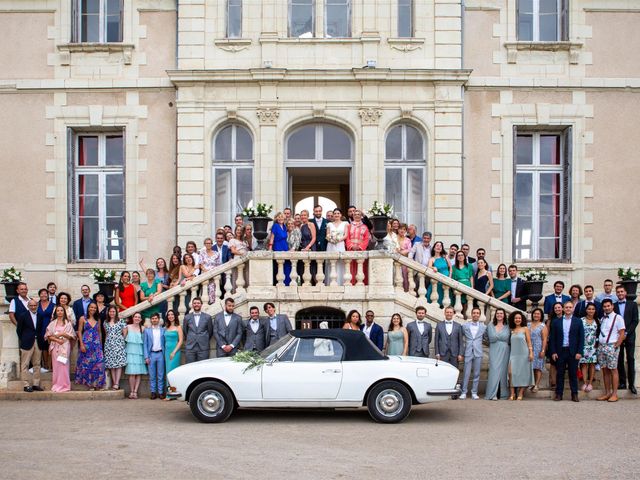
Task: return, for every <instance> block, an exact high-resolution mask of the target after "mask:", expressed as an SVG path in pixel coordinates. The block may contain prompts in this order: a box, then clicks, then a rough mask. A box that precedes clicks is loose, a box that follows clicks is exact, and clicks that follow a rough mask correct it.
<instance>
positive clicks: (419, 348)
mask: <svg viewBox="0 0 640 480" xmlns="http://www.w3.org/2000/svg"><path fill="white" fill-rule="evenodd" d="M426 315H427V309H426V308H425V307H423V306H419V307H416V321H415V322H410V323H409V324H407V333H408V334H409V356H410V357H428V356H429V344H430V343H431V331H432V329H431V324H430V323H429V322H428V321H427V320H426V318H425V317H426Z"/></svg>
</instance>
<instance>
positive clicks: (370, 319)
mask: <svg viewBox="0 0 640 480" xmlns="http://www.w3.org/2000/svg"><path fill="white" fill-rule="evenodd" d="M364 318H365V321H364V323H363V324H362V325H360V330H362V333H364V334H365V335H366V336H367V338H368V339H369V340H371V341H372V342H373V344H374V345H375V346H376V347H378V350H380V351H382V348H383V347H384V331H383V330H382V327H381V326H380V325H378V324H377V323H376V322H375V321H374V318H375V315H374V313H373V311H372V310H367V311H366V312H365V314H364Z"/></svg>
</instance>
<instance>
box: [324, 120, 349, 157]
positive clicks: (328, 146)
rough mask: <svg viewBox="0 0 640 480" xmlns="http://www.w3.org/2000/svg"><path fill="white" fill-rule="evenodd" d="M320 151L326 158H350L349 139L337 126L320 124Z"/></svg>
mask: <svg viewBox="0 0 640 480" xmlns="http://www.w3.org/2000/svg"><path fill="white" fill-rule="evenodd" d="M322 151H323V157H324V158H325V159H326V160H345V159H350V158H351V139H350V138H349V136H348V135H347V134H346V133H345V131H344V130H342V129H341V128H339V127H334V126H332V125H323V126H322Z"/></svg>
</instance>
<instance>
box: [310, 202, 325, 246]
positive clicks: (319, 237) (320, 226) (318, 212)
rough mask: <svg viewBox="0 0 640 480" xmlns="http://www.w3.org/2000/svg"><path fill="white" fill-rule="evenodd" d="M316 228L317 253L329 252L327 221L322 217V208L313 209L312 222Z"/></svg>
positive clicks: (317, 206)
mask: <svg viewBox="0 0 640 480" xmlns="http://www.w3.org/2000/svg"><path fill="white" fill-rule="evenodd" d="M311 221H312V222H313V223H314V224H315V226H316V251H317V252H324V251H326V250H327V223H328V222H327V219H326V218H324V217H323V216H322V206H321V205H316V206H315V207H313V219H312V220H311Z"/></svg>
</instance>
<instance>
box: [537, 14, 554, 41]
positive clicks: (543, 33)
mask: <svg viewBox="0 0 640 480" xmlns="http://www.w3.org/2000/svg"><path fill="white" fill-rule="evenodd" d="M539 40H540V41H541V42H555V41H556V40H558V16H557V15H540V39H539Z"/></svg>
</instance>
